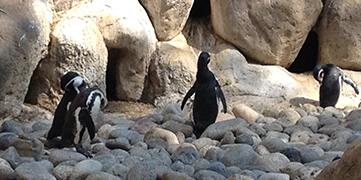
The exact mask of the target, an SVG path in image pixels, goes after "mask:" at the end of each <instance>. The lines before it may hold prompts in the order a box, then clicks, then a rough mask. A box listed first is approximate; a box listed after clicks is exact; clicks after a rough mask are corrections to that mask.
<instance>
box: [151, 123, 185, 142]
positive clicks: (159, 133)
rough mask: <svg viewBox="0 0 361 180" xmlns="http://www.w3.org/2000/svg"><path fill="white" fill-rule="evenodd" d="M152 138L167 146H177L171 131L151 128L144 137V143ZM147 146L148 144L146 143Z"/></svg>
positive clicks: (176, 140) (175, 137)
mask: <svg viewBox="0 0 361 180" xmlns="http://www.w3.org/2000/svg"><path fill="white" fill-rule="evenodd" d="M152 138H160V139H162V140H164V141H166V142H167V143H168V144H179V142H178V138H177V136H176V135H175V134H174V133H172V132H171V131H168V130H165V129H162V128H156V127H153V128H151V129H149V131H148V132H147V133H145V135H144V141H145V142H146V143H147V141H149V140H150V139H152ZM147 144H148V143H147Z"/></svg>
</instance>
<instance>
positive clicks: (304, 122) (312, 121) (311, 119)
mask: <svg viewBox="0 0 361 180" xmlns="http://www.w3.org/2000/svg"><path fill="white" fill-rule="evenodd" d="M297 124H298V125H301V126H303V127H307V128H310V129H311V130H312V132H314V133H315V132H317V130H318V124H319V120H318V118H317V117H315V116H305V117H302V118H300V119H299V120H298V122H297Z"/></svg>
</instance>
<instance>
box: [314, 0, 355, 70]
mask: <svg viewBox="0 0 361 180" xmlns="http://www.w3.org/2000/svg"><path fill="white" fill-rule="evenodd" d="M360 8H361V4H360V2H359V1H357V0H346V1H336V0H330V1H326V3H325V7H324V10H323V12H322V15H321V16H320V17H321V18H320V21H319V24H318V30H317V31H318V39H319V57H320V61H321V63H324V64H326V63H332V64H335V65H337V66H339V67H341V68H347V69H354V70H360V69H361V51H360V48H361V40H360V38H361V34H360V33H359V29H360V28H361V21H360V18H361V14H360V13H358V12H359V11H360Z"/></svg>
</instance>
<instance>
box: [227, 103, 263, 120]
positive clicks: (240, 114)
mask: <svg viewBox="0 0 361 180" xmlns="http://www.w3.org/2000/svg"><path fill="white" fill-rule="evenodd" d="M232 112H233V114H234V116H235V117H236V118H242V119H244V120H246V122H247V123H248V124H251V123H253V122H256V120H257V119H258V118H259V117H260V115H259V114H258V112H256V111H255V110H253V109H252V108H250V107H248V106H247V105H245V104H238V105H236V106H235V107H234V108H233V109H232Z"/></svg>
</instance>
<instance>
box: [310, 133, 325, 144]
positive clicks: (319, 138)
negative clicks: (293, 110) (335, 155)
mask: <svg viewBox="0 0 361 180" xmlns="http://www.w3.org/2000/svg"><path fill="white" fill-rule="evenodd" d="M329 139H330V137H328V136H327V135H326V134H318V133H317V134H311V136H310V139H309V140H308V144H322V143H326V142H328V140H329Z"/></svg>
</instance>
